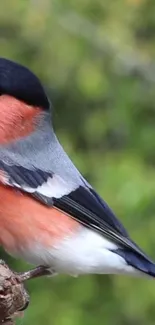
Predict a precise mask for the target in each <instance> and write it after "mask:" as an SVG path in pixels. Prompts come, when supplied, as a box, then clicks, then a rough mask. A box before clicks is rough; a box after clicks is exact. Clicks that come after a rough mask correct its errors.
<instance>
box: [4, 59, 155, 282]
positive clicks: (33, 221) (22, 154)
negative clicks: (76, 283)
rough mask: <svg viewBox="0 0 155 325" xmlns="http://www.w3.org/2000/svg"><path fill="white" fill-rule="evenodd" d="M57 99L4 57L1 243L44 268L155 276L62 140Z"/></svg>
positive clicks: (150, 263)
mask: <svg viewBox="0 0 155 325" xmlns="http://www.w3.org/2000/svg"><path fill="white" fill-rule="evenodd" d="M50 106H51V105H50V101H49V99H48V97H47V95H46V93H45V90H44V88H43V86H42V84H41V82H40V81H39V79H38V78H37V77H36V76H35V75H34V74H33V73H32V72H31V71H30V70H29V69H27V68H26V67H23V66H22V65H20V64H18V63H15V62H12V61H10V60H8V59H5V58H0V244H1V246H2V247H3V248H4V249H5V250H6V251H7V252H8V253H9V254H11V255H13V256H14V257H18V258H23V259H25V260H26V261H27V262H29V263H31V264H33V265H34V266H35V267H34V269H32V270H30V271H27V272H25V273H24V275H25V278H27V279H30V278H33V277H35V276H41V275H45V274H55V273H58V274H61V273H64V274H69V275H82V274H129V275H133V276H136V275H137V276H141V275H148V276H151V277H155V264H154V262H153V261H151V259H150V258H149V257H147V255H146V254H145V253H144V252H143V251H142V250H141V249H140V248H139V247H138V246H137V245H136V244H135V243H134V241H132V239H131V238H130V236H129V234H128V232H127V231H126V229H125V228H124V226H123V225H122V224H121V222H120V221H119V220H118V219H117V218H116V216H115V214H114V213H113V211H112V210H111V209H110V208H109V206H108V205H107V203H106V202H105V201H104V200H103V199H102V198H101V197H100V196H99V195H98V194H97V192H96V191H95V189H94V188H93V187H92V186H91V185H90V184H89V183H88V182H87V181H86V180H85V179H84V177H83V176H82V175H81V174H80V172H79V171H78V169H77V168H76V167H75V166H74V164H73V163H72V161H71V160H70V158H69V157H68V156H67V154H66V153H65V151H64V150H63V148H62V146H61V144H60V143H59V141H58V139H57V137H56V135H55V133H54V129H53V127H52V123H51V108H50Z"/></svg>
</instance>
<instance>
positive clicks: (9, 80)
mask: <svg viewBox="0 0 155 325" xmlns="http://www.w3.org/2000/svg"><path fill="white" fill-rule="evenodd" d="M0 95H10V96H13V97H15V98H17V99H19V100H22V101H24V102H25V103H27V104H29V105H33V106H38V107H42V108H44V109H47V110H48V109H49V101H48V98H47V96H46V94H45V91H44V89H43V87H42V85H41V83H40V81H39V79H38V78H37V77H36V76H35V75H34V74H33V73H32V72H31V71H30V70H29V69H27V68H25V67H24V66H22V65H20V64H18V63H15V62H12V61H10V60H8V59H4V58H0Z"/></svg>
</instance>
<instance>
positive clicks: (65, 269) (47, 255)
mask: <svg viewBox="0 0 155 325" xmlns="http://www.w3.org/2000/svg"><path fill="white" fill-rule="evenodd" d="M110 249H112V250H115V249H117V246H116V245H115V244H114V243H112V242H110V241H108V240H107V239H106V238H104V237H103V236H101V235H99V234H98V233H96V232H94V231H92V230H89V229H87V228H85V227H83V226H81V229H80V231H79V232H78V233H77V234H76V235H73V236H72V237H66V238H65V239H64V240H63V241H62V242H61V243H60V244H58V245H55V246H54V247H52V248H51V249H48V250H47V249H46V248H45V247H43V246H40V245H39V244H36V246H35V247H34V246H33V250H32V248H31V250H29V251H28V250H27V251H26V252H25V251H23V252H22V254H21V257H23V258H25V259H26V260H27V261H28V262H30V263H32V264H36V265H48V266H50V267H51V269H54V270H55V271H56V272H57V273H67V274H72V275H74V274H75V275H78V274H89V273H94V274H119V273H124V274H125V273H132V274H137V273H139V272H138V271H136V270H135V269H134V268H133V267H131V266H128V265H127V263H126V261H125V260H124V259H123V258H122V257H121V256H119V255H117V254H115V253H114V252H111V251H110Z"/></svg>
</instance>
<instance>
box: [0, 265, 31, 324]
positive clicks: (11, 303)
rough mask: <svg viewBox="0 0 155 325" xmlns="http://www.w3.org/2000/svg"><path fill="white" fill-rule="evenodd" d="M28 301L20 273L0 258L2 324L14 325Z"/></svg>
mask: <svg viewBox="0 0 155 325" xmlns="http://www.w3.org/2000/svg"><path fill="white" fill-rule="evenodd" d="M28 303H29V296H28V293H27V292H26V290H25V288H24V286H23V283H22V281H20V275H17V274H16V273H15V272H13V271H12V270H10V269H9V267H8V266H7V265H6V264H5V262H3V261H2V260H0V324H5V325H13V324H14V322H15V318H16V317H19V316H21V314H22V313H23V312H21V310H22V309H25V308H26V307H27V306H28Z"/></svg>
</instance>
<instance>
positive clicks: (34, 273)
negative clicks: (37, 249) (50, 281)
mask: <svg viewBox="0 0 155 325" xmlns="http://www.w3.org/2000/svg"><path fill="white" fill-rule="evenodd" d="M51 274H52V272H51V271H49V268H47V267H45V266H42V265H40V266H37V267H35V268H34V269H32V270H29V271H26V272H18V273H16V275H17V278H18V281H19V282H24V281H27V280H30V279H33V278H38V277H41V276H47V275H51Z"/></svg>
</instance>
